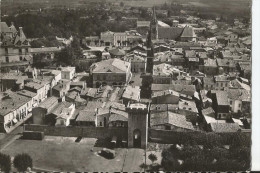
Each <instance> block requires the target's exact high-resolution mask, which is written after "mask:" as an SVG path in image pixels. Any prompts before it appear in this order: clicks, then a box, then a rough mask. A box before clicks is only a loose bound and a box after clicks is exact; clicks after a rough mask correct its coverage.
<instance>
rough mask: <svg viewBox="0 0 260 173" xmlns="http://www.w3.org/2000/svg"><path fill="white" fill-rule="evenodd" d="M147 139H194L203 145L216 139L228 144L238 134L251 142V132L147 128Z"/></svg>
mask: <svg viewBox="0 0 260 173" xmlns="http://www.w3.org/2000/svg"><path fill="white" fill-rule="evenodd" d="M148 133H149V140H150V141H151V142H158V143H165V144H167V143H168V144H180V143H187V142H191V141H194V142H196V143H197V144H200V145H203V144H205V143H207V142H210V141H211V142H213V141H218V142H220V143H221V144H223V145H229V144H231V143H232V141H233V139H234V138H236V137H237V135H238V134H240V135H243V137H244V139H245V140H244V141H245V142H249V143H250V142H251V132H250V131H245V132H230V133H213V132H202V131H192V132H177V131H171V130H157V129H151V128H150V129H149V130H148Z"/></svg>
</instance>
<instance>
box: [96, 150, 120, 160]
mask: <svg viewBox="0 0 260 173" xmlns="http://www.w3.org/2000/svg"><path fill="white" fill-rule="evenodd" d="M98 154H99V155H101V156H103V157H105V158H107V159H113V158H115V156H116V152H115V151H114V150H110V149H107V148H103V149H102V150H101V151H99V152H98Z"/></svg>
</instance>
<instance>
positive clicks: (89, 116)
mask: <svg viewBox="0 0 260 173" xmlns="http://www.w3.org/2000/svg"><path fill="white" fill-rule="evenodd" d="M95 120H96V112H95V111H92V110H81V111H79V115H78V117H77V119H76V121H86V122H93V121H94V122H95Z"/></svg>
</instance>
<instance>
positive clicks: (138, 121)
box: [126, 103, 149, 148]
mask: <svg viewBox="0 0 260 173" xmlns="http://www.w3.org/2000/svg"><path fill="white" fill-rule="evenodd" d="M126 111H127V112H128V147H129V148H145V147H146V145H147V142H148V112H149V105H147V104H143V103H134V104H128V106H127V108H126Z"/></svg>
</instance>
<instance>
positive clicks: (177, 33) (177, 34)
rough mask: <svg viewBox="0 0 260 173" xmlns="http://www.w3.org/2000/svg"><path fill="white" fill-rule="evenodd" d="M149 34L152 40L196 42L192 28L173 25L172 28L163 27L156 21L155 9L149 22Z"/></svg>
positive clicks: (161, 23)
mask: <svg viewBox="0 0 260 173" xmlns="http://www.w3.org/2000/svg"><path fill="white" fill-rule="evenodd" d="M150 32H151V39H152V40H175V41H181V42H196V38H197V36H196V34H195V32H194V29H193V27H192V26H188V25H186V26H185V27H179V26H178V25H176V24H175V23H174V24H173V25H172V26H169V25H163V22H161V21H158V20H157V17H156V12H155V8H153V13H152V19H151V22H150Z"/></svg>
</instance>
